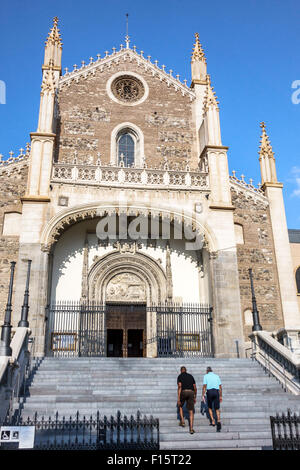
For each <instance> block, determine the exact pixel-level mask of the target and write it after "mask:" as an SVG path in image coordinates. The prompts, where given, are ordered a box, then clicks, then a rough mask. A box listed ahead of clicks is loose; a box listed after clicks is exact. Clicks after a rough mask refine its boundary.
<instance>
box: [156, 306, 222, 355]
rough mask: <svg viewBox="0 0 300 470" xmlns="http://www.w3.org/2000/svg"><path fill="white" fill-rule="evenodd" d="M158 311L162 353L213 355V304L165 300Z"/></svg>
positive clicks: (159, 348) (159, 351)
mask: <svg viewBox="0 0 300 470" xmlns="http://www.w3.org/2000/svg"><path fill="white" fill-rule="evenodd" d="M150 311H152V312H155V313H156V335H155V337H154V338H153V339H152V341H155V342H156V343H157V355H158V357H212V356H213V355H214V350H213V338H212V307H210V306H209V305H204V304H181V305H179V304H163V305H159V306H152V307H150Z"/></svg>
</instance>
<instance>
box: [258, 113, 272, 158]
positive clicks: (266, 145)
mask: <svg viewBox="0 0 300 470" xmlns="http://www.w3.org/2000/svg"><path fill="white" fill-rule="evenodd" d="M260 127H261V129H262V135H261V139H260V146H259V152H258V153H259V155H260V157H262V156H267V157H269V158H274V152H273V149H272V145H271V142H270V139H269V136H268V134H267V132H266V124H265V123H264V122H261V123H260Z"/></svg>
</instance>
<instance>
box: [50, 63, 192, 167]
mask: <svg viewBox="0 0 300 470" xmlns="http://www.w3.org/2000/svg"><path fill="white" fill-rule="evenodd" d="M120 71H124V73H125V74H126V71H127V72H134V73H136V74H138V75H139V76H141V77H142V78H143V79H144V80H145V81H146V83H147V85H148V87H149V95H148V98H147V99H146V100H145V101H144V102H141V103H140V104H137V105H127V104H120V103H118V102H115V101H114V100H113V99H112V98H110V96H109V95H108V93H107V91H106V84H107V82H108V80H109V79H110V78H111V77H112V75H114V74H115V73H116V72H120ZM57 115H58V128H57V134H58V139H57V143H58V148H57V150H56V160H57V161H62V162H72V161H73V159H74V155H75V152H76V154H77V161H78V163H86V162H89V163H92V162H94V163H95V162H96V160H97V154H98V153H99V152H100V158H101V161H102V162H103V163H109V162H110V154H111V134H112V131H113V129H114V128H115V127H116V126H118V125H120V124H121V123H122V122H130V123H132V124H134V125H135V126H137V127H138V128H139V129H140V130H141V131H142V133H143V134H144V154H145V157H146V162H147V164H148V166H156V165H159V164H161V163H162V162H163V160H164V158H167V159H168V161H169V162H170V163H179V164H181V163H182V164H186V163H187V162H188V163H189V164H190V165H191V166H195V165H196V161H197V156H196V155H193V144H192V141H193V140H194V136H195V130H194V124H193V123H192V102H191V99H190V96H187V95H185V96H183V95H182V93H181V91H180V90H179V89H178V90H175V88H174V87H172V86H169V87H168V85H167V83H166V82H164V81H160V79H159V78H158V77H157V76H156V77H153V75H152V73H151V72H150V71H145V68H144V67H142V66H138V64H136V63H135V62H129V61H126V62H122V61H121V62H120V63H119V64H115V63H110V64H109V66H108V65H107V66H104V68H103V70H99V69H98V70H97V71H96V72H95V75H94V76H88V77H87V78H84V77H83V76H82V77H81V78H79V79H78V82H72V83H71V84H70V85H64V86H62V87H61V89H60V90H59V94H58V103H57ZM193 163H194V164H193Z"/></svg>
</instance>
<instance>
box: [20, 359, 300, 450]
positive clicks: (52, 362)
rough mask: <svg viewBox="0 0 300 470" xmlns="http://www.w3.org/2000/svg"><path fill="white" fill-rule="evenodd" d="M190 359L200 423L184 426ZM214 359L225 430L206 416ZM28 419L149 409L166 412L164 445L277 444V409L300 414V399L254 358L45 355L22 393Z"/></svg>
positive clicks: (157, 415)
mask: <svg viewBox="0 0 300 470" xmlns="http://www.w3.org/2000/svg"><path fill="white" fill-rule="evenodd" d="M182 365H185V366H186V367H187V370H188V372H189V373H191V374H192V375H193V376H194V377H195V380H196V383H197V387H198V397H197V398H198V400H197V403H196V407H195V411H196V413H195V423H194V429H195V431H196V433H195V434H194V435H190V434H189V432H188V422H187V421H186V427H185V428H181V427H179V426H178V424H179V421H178V419H177V407H176V402H177V383H176V380H177V375H178V374H179V373H180V366H182ZM208 365H210V366H211V367H212V369H213V371H214V372H216V373H217V374H219V375H220V377H221V380H222V385H223V403H222V405H221V420H222V431H221V432H220V433H217V432H216V428H215V427H212V426H209V421H208V419H207V417H206V416H202V415H201V414H200V399H201V390H202V378H203V374H204V373H205V370H206V366H208ZM21 407H22V416H23V418H26V417H28V416H29V417H32V416H33V415H34V413H35V412H37V413H38V416H39V417H41V416H44V417H45V418H46V417H47V418H48V417H49V416H54V415H55V413H56V412H57V411H58V413H59V416H60V417H62V416H65V417H68V418H69V416H70V415H73V416H75V414H76V412H77V411H79V413H80V415H81V416H83V415H85V416H87V417H89V416H90V415H94V414H96V412H97V410H99V411H100V414H101V416H103V415H107V416H108V417H109V416H111V415H113V416H115V415H116V413H117V411H118V410H120V411H121V413H122V415H123V414H126V415H127V416H130V415H131V414H133V415H136V412H137V410H140V411H141V413H142V415H144V414H145V415H147V416H150V415H152V416H153V417H155V418H159V422H160V448H161V449H168V450H169V449H170V450H171V449H177V450H192V449H268V448H269V449H270V448H271V446H272V439H271V429H270V415H274V414H275V413H276V412H280V413H281V412H286V411H287V408H290V409H291V410H292V412H293V413H294V412H298V413H299V412H300V400H299V397H297V396H294V395H291V394H289V393H285V392H284V391H283V389H282V387H281V385H280V384H279V383H278V382H277V381H276V380H275V379H274V378H270V377H268V376H267V375H266V374H265V373H264V371H263V370H262V368H261V367H260V366H259V365H258V364H257V363H255V362H252V361H251V360H250V359H150V358H149V359H145V358H130V359H119V358H75V359H73V358H70V359H63V358H59V359H56V358H44V359H43V360H42V362H41V364H40V365H39V367H38V369H37V371H36V372H35V374H34V376H33V379H32V382H31V385H30V387H29V389H28V392H27V394H26V396H25V397H24V398H23V399H22V403H21Z"/></svg>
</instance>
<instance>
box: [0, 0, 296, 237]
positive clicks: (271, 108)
mask: <svg viewBox="0 0 300 470" xmlns="http://www.w3.org/2000/svg"><path fill="white" fill-rule="evenodd" d="M126 13H129V34H130V37H131V45H134V44H135V45H136V46H137V50H138V51H140V50H143V51H144V55H145V56H147V55H151V58H152V59H151V60H155V59H157V60H158V62H159V65H162V64H165V65H166V70H167V71H168V70H169V69H172V70H173V71H174V72H173V75H176V74H177V73H178V74H180V78H181V79H182V80H183V79H184V78H186V79H187V80H188V84H189V83H190V78H191V77H190V56H191V50H192V47H193V43H194V33H195V32H199V34H200V40H201V43H202V45H203V47H204V50H205V54H206V57H207V64H208V73H209V74H210V75H211V79H212V84H213V86H214V89H215V92H216V95H217V97H218V100H219V102H220V118H221V130H222V140H223V144H224V145H227V146H229V151H228V159H229V168H230V172H231V171H232V170H236V172H237V176H239V175H241V174H244V175H245V176H246V178H245V179H246V180H249V178H253V179H254V182H255V183H258V182H259V181H260V172H259V162H258V153H257V152H258V147H259V140H260V131H261V129H260V127H259V123H260V122H261V121H265V122H266V125H267V131H268V134H269V137H270V140H271V143H272V146H273V150H274V152H275V158H276V164H277V174H278V180H279V181H281V182H282V183H284V197H285V205H286V214H287V221H288V227H289V228H300V211H299V202H300V161H299V154H300V132H299V128H300V103H299V104H293V102H292V93H295V91H297V90H294V89H292V83H293V82H294V81H296V80H299V81H300V61H299V51H300V35H299V23H300V1H299V0H243V1H240V0H239V1H237V0H227V1H224V0H223V1H221V0H211V1H210V2H207V1H202V0H189V1H188V2H185V1H179V0H152V1H144V0H139V1H136V0H130V1H129V0H122V1H120V0H114V1H109V0H107V1H102V0H98V1H95V0H85V1H78V0H73V1H71V0H61V1H58V0H51V1H50V0H43V1H36V0H23V1H21V0H11V1H9V2H2V4H1V6H0V41H1V42H0V43H1V50H0V80H1V81H3V82H5V84H6V104H0V153H2V154H4V156H5V158H6V157H8V152H9V151H10V150H12V151H14V152H15V154H17V153H18V149H19V148H20V147H24V146H25V144H26V142H28V141H29V139H30V138H29V134H30V132H33V131H35V130H36V126H37V119H38V109H39V93H40V85H41V65H42V61H43V53H44V42H45V39H46V37H47V34H48V31H49V29H50V27H51V25H52V18H53V17H54V16H58V17H59V20H60V23H59V27H60V30H61V34H62V39H63V44H64V45H63V68H64V67H69V68H70V69H71V70H72V69H73V64H75V63H76V64H80V63H81V61H82V60H85V61H88V60H89V57H90V56H93V57H96V54H97V53H100V54H101V55H104V51H105V50H108V51H111V50H112V47H116V48H117V49H119V46H120V44H121V43H124V36H125V31H126V24H125V14H126ZM299 88H300V86H299ZM297 97H298V98H300V93H299V94H298V95H297Z"/></svg>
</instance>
